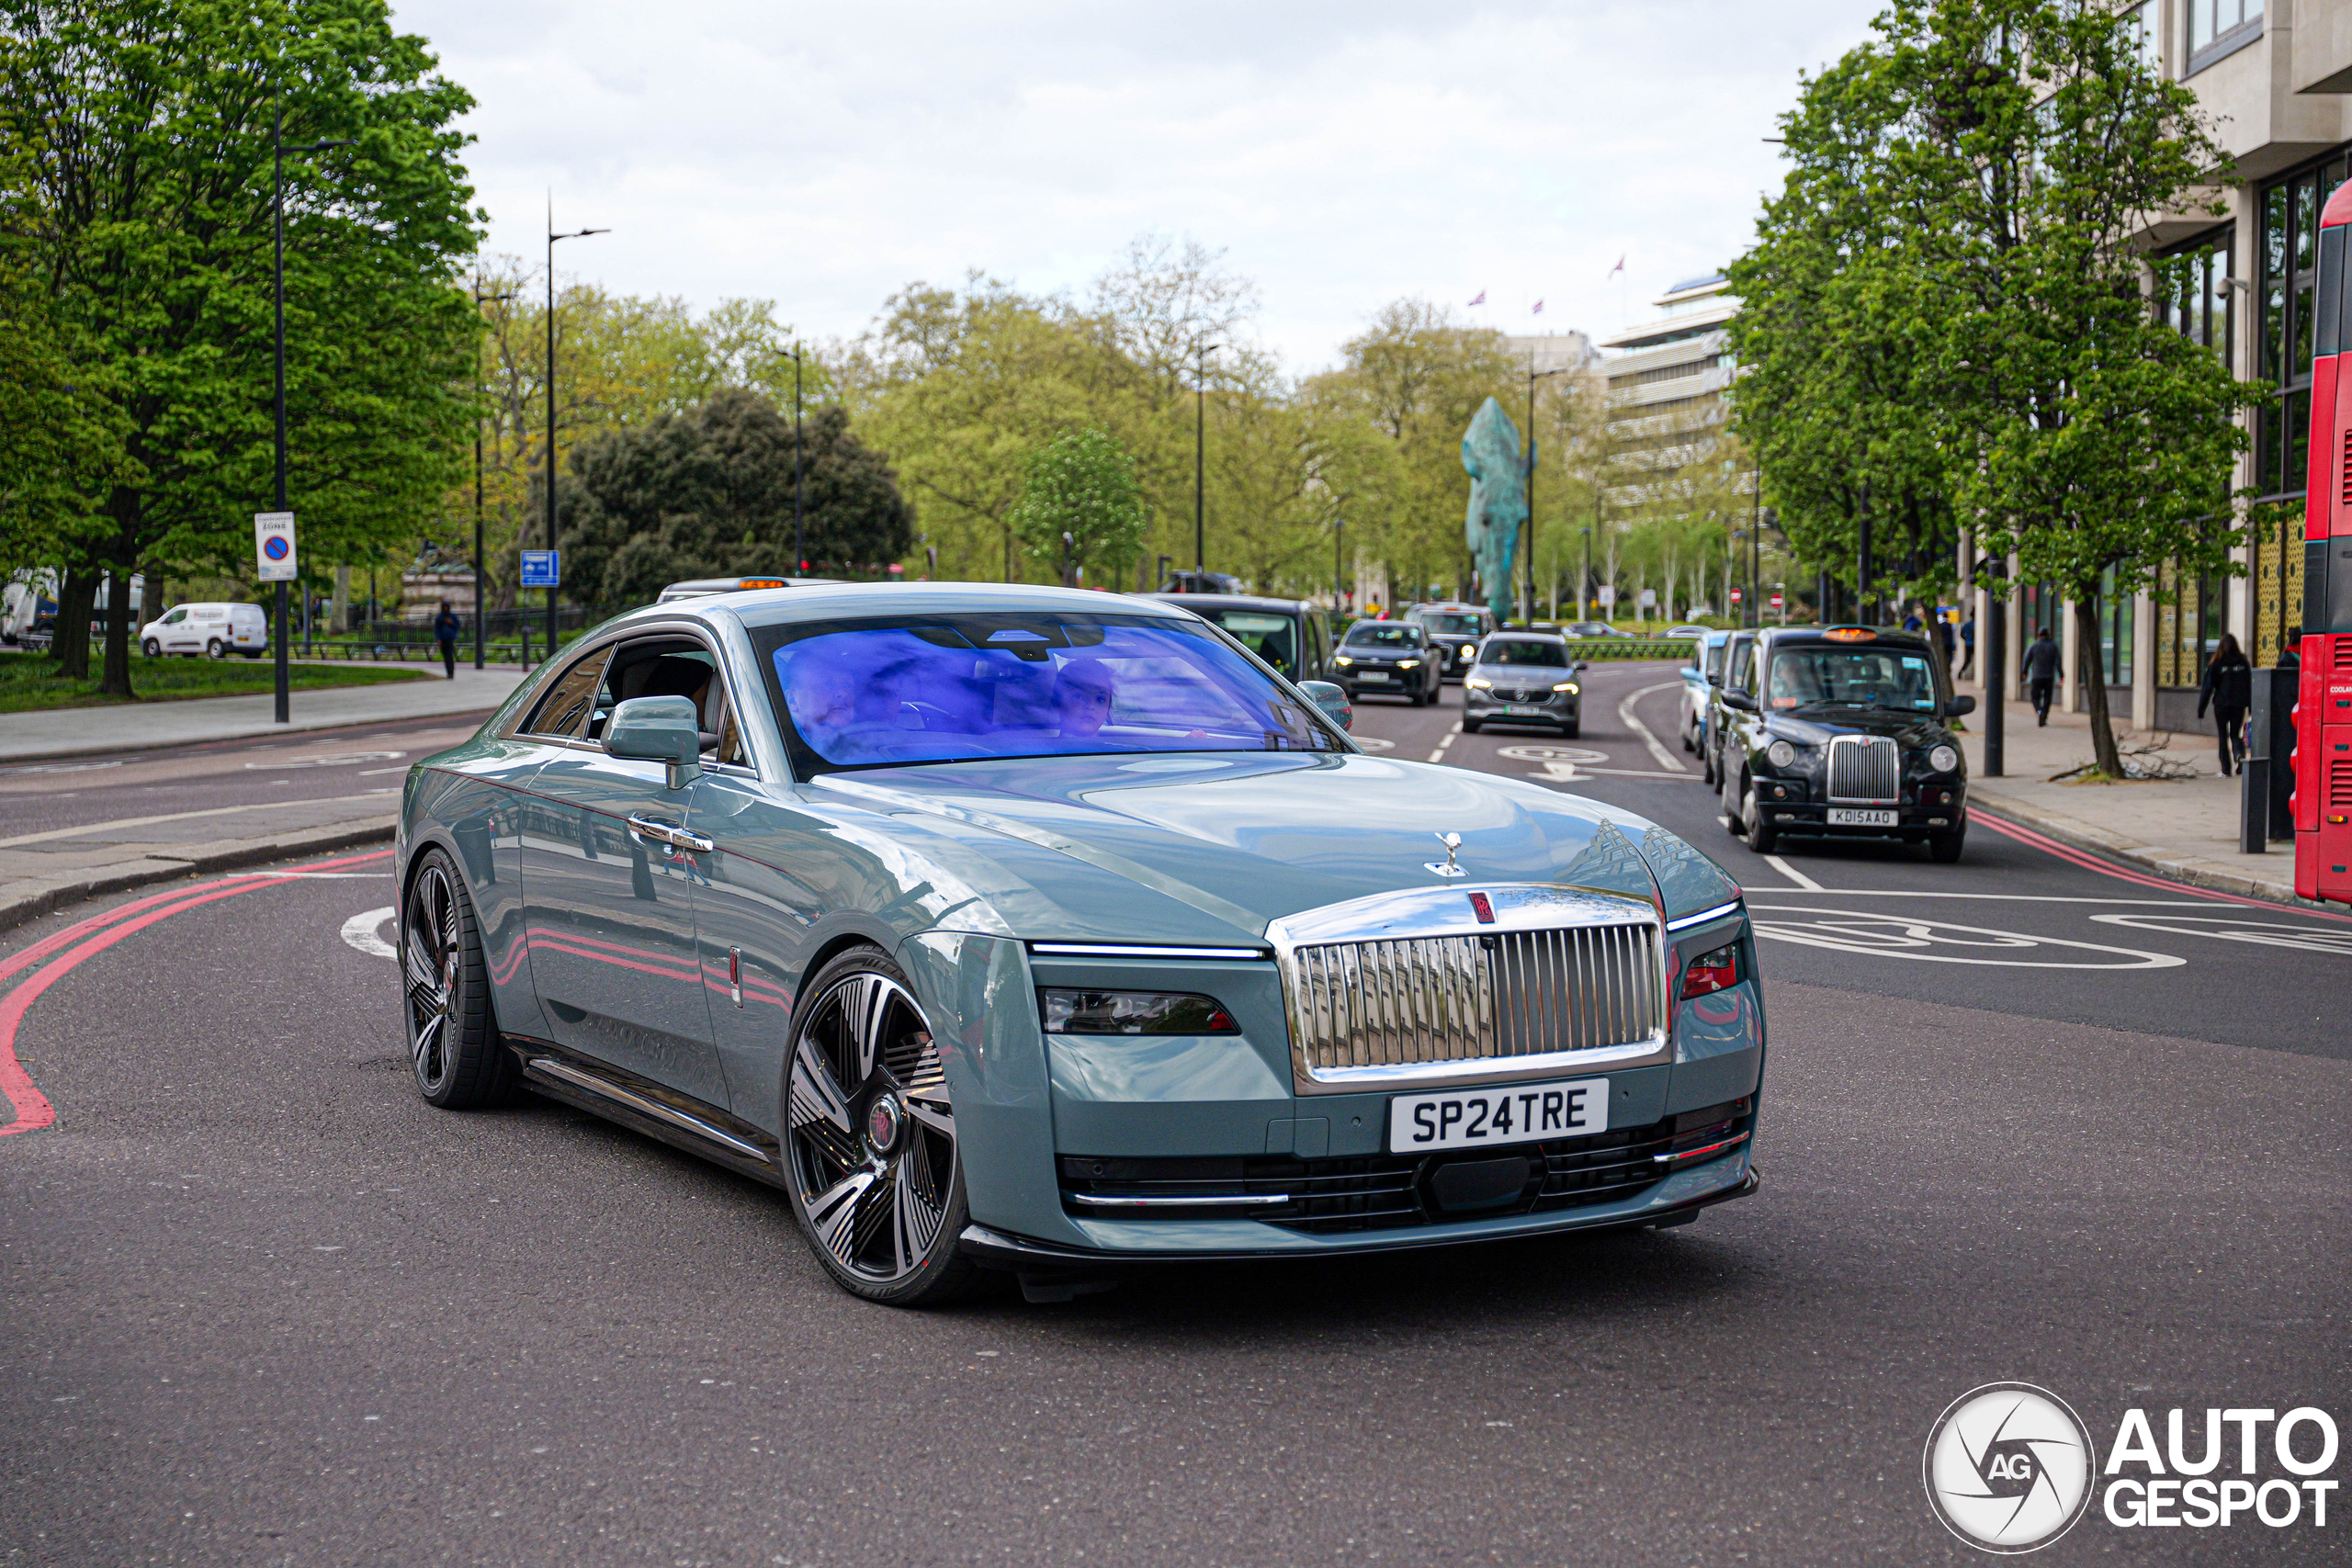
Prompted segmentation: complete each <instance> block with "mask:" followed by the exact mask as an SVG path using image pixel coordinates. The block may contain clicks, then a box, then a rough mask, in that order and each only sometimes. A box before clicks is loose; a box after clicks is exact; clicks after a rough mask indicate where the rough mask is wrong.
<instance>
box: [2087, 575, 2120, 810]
mask: <svg viewBox="0 0 2352 1568" xmlns="http://www.w3.org/2000/svg"><path fill="white" fill-rule="evenodd" d="M2075 662H2076V664H2078V665H2079V666H2080V668H2079V669H2078V670H2077V671H2075V673H2076V675H2077V676H2078V677H2079V678H2080V679H2081V680H2082V682H2083V686H2084V690H2085V691H2086V692H2087V693H2088V694H2089V697H2090V710H2091V758H2092V761H2093V762H2094V763H2095V764H2096V765H2097V767H2098V771H2099V772H2100V773H2105V774H2106V775H2107V776H2108V777H2109V778H2111V779H2120V778H2121V777H2122V776H2123V757H2122V754H2121V753H2120V752H2119V751H2118V750H2116V749H2115V721H2114V720H2113V719H2112V718H2110V717H2109V716H2108V712H2107V668H2106V666H2105V665H2103V664H2101V663H2100V662H2099V657H2098V587H2097V586H2096V585H2094V586H2092V587H2090V588H2088V589H2085V590H2080V591H2078V592H2076V593H2075Z"/></svg>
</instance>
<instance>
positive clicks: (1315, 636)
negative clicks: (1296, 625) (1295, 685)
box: [1300, 615, 1331, 681]
mask: <svg viewBox="0 0 2352 1568" xmlns="http://www.w3.org/2000/svg"><path fill="white" fill-rule="evenodd" d="M1330 646H1331V634H1330V633H1329V632H1328V631H1326V630H1324V629H1323V617H1322V616H1320V615H1309V616H1307V617H1306V638H1305V646H1304V647H1303V648H1302V649H1301V650H1300V662H1301V665H1302V668H1303V670H1304V671H1305V672H1304V674H1303V675H1302V676H1301V679H1303V680H1308V681H1319V680H1321V679H1322V678H1323V660H1324V659H1325V657H1326V654H1325V650H1326V649H1329V647H1330Z"/></svg>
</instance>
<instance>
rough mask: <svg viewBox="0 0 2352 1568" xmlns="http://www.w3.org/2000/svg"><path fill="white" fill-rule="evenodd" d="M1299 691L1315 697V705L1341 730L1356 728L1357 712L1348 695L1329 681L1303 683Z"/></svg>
mask: <svg viewBox="0 0 2352 1568" xmlns="http://www.w3.org/2000/svg"><path fill="white" fill-rule="evenodd" d="M1298 689H1299V690H1300V691H1302V692H1305V693H1306V694H1307V695H1308V696H1310V697H1313V698H1314V699H1315V705H1316V706H1317V707H1319V708H1321V709H1322V710H1323V715H1324V716H1325V717H1327V718H1329V720H1330V721H1331V722H1332V723H1333V724H1336V725H1338V726H1339V727H1340V728H1341V729H1348V730H1352V729H1353V728H1355V727H1356V710H1355V708H1354V707H1353V706H1352V705H1350V704H1349V702H1348V694H1347V693H1345V692H1343V691H1341V690H1340V688H1339V687H1337V686H1335V685H1333V684H1332V683H1331V682H1329V681H1301V682H1299V683H1298Z"/></svg>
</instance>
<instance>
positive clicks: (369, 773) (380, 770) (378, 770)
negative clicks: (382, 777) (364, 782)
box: [359, 768, 408, 779]
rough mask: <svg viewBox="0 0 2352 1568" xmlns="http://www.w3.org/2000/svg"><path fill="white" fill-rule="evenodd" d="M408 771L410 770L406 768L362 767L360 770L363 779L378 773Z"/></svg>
mask: <svg viewBox="0 0 2352 1568" xmlns="http://www.w3.org/2000/svg"><path fill="white" fill-rule="evenodd" d="M406 772H408V770H407V769H406V768H362V769H360V770H359V776H360V777H361V778H363V779H369V778H374V777H375V776H376V775H377V774H378V773H406Z"/></svg>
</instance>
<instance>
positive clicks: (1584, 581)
mask: <svg viewBox="0 0 2352 1568" xmlns="http://www.w3.org/2000/svg"><path fill="white" fill-rule="evenodd" d="M1577 532H1578V533H1579V534H1582V535H1583V536H1584V566H1583V568H1582V569H1581V570H1579V571H1578V573H1577V620H1579V621H1581V620H1583V619H1585V618H1586V616H1585V595H1586V594H1587V593H1589V592H1591V591H1592V525H1591V524H1589V523H1588V524H1586V525H1584V526H1583V527H1582V528H1579V529H1577Z"/></svg>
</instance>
